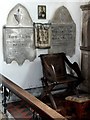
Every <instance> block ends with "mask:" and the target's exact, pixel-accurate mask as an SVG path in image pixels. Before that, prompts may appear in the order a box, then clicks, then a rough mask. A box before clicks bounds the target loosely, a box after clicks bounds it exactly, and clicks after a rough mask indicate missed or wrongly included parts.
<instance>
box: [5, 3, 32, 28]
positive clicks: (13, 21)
mask: <svg viewBox="0 0 90 120" xmlns="http://www.w3.org/2000/svg"><path fill="white" fill-rule="evenodd" d="M6 25H7V26H33V21H32V19H31V17H30V15H29V12H28V11H27V9H26V8H25V7H24V6H23V5H21V4H20V3H19V4H17V5H16V6H15V7H14V8H12V9H11V11H10V12H9V14H8V17H7V23H6Z"/></svg>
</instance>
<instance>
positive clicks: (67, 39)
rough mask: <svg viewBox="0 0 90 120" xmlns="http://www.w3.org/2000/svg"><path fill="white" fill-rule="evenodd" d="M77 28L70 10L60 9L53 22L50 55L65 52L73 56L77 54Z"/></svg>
mask: <svg viewBox="0 0 90 120" xmlns="http://www.w3.org/2000/svg"><path fill="white" fill-rule="evenodd" d="M75 36H76V26H75V23H74V22H73V20H72V18H71V16H70V14H69V12H68V10H67V9H66V8H65V7H63V6H62V7H60V8H59V9H58V10H57V11H56V13H55V16H54V17H53V19H52V20H51V48H50V50H49V53H59V52H65V53H66V54H67V55H69V56H72V55H73V54H74V52H75Z"/></svg>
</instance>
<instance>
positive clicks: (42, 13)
mask: <svg viewBox="0 0 90 120" xmlns="http://www.w3.org/2000/svg"><path fill="white" fill-rule="evenodd" d="M38 19H46V6H45V5H38Z"/></svg>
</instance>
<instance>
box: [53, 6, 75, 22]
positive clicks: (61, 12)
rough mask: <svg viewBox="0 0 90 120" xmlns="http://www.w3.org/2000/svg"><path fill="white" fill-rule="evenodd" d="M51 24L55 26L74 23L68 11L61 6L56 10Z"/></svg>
mask: <svg viewBox="0 0 90 120" xmlns="http://www.w3.org/2000/svg"><path fill="white" fill-rule="evenodd" d="M51 22H52V23H57V24H59V23H60V24H64V23H65V24H66V23H70V24H71V23H74V21H73V19H72V17H71V15H70V13H69V11H68V9H67V8H66V7H64V6H61V7H59V8H58V9H57V10H56V12H55V14H54V16H53V18H52V20H51Z"/></svg>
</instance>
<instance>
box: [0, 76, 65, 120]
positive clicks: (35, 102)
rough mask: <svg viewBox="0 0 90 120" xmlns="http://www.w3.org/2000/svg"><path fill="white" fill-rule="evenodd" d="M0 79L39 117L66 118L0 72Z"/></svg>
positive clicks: (5, 86)
mask: <svg viewBox="0 0 90 120" xmlns="http://www.w3.org/2000/svg"><path fill="white" fill-rule="evenodd" d="M0 80H1V81H2V84H3V86H4V89H5V90H6V88H8V89H9V90H10V91H11V92H13V93H14V94H15V95H16V96H18V97H19V98H21V99H23V100H24V101H26V102H27V103H29V104H30V106H31V108H32V109H33V110H35V111H36V112H37V113H39V115H40V116H41V117H43V118H46V120H66V118H65V117H63V116H62V115H61V114H59V113H58V112H56V111H55V110H54V109H52V108H50V107H49V106H47V105H46V104H44V103H43V102H42V101H40V100H39V99H37V98H36V97H35V96H33V95H32V94H30V93H29V92H27V91H25V90H24V89H22V88H21V87H20V86H18V85H16V84H15V83H13V82H12V81H11V80H9V79H8V78H6V77H5V76H3V75H1V74H0ZM4 92H5V91H4ZM4 97H5V94H4ZM5 101H6V98H5V99H4V102H5Z"/></svg>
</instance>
